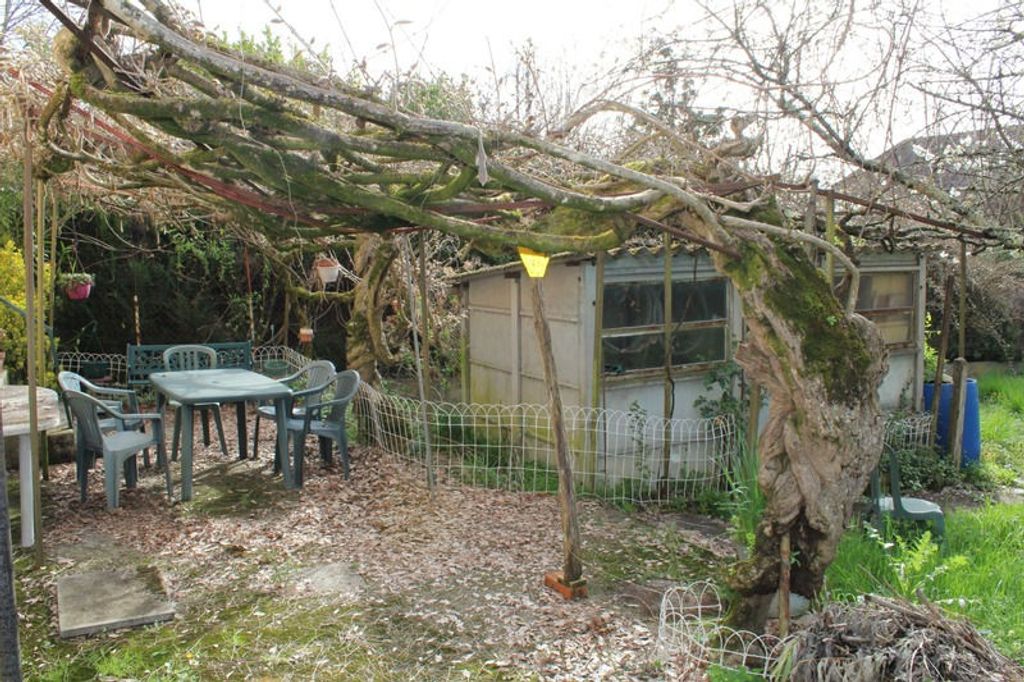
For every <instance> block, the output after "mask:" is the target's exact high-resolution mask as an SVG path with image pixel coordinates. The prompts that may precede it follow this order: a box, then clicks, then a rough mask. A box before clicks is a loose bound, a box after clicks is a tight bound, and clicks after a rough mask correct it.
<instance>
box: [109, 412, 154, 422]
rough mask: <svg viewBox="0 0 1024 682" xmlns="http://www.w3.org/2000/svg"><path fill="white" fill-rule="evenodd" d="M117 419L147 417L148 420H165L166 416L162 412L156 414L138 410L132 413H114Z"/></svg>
mask: <svg viewBox="0 0 1024 682" xmlns="http://www.w3.org/2000/svg"><path fill="white" fill-rule="evenodd" d="M114 416H115V417H116V418H117V419H127V420H134V419H145V420H146V421H163V419H164V417H163V415H162V414H154V413H152V412H136V413H132V414H121V413H118V414H116V415H114Z"/></svg>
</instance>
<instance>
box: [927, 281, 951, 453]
mask: <svg viewBox="0 0 1024 682" xmlns="http://www.w3.org/2000/svg"><path fill="white" fill-rule="evenodd" d="M952 302H953V275H947V276H946V288H945V300H944V301H943V302H942V331H941V332H940V333H939V357H938V362H937V364H936V366H935V390H934V391H933V392H932V405H931V410H932V421H931V426H929V428H928V445H935V433H936V431H938V427H939V398H940V396H941V395H942V371H943V369H945V363H946V349H947V348H948V347H949V316H950V308H951V305H952Z"/></svg>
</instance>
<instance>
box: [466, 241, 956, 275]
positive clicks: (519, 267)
mask: <svg viewBox="0 0 1024 682" xmlns="http://www.w3.org/2000/svg"><path fill="white" fill-rule="evenodd" d="M664 249H665V247H664V245H663V244H656V245H650V246H648V245H645V244H637V245H633V246H630V245H626V246H618V247H616V248H614V249H609V250H608V251H607V255H608V257H609V258H621V257H623V256H639V255H647V256H660V255H661V254H662V252H663V251H664ZM704 250H705V249H704V247H702V246H700V245H698V244H690V243H686V242H673V243H672V252H673V253H688V254H694V253H700V252H702V251H704ZM939 250H940V249H938V248H924V247H919V246H913V247H910V246H907V247H904V248H901V249H898V252H899V253H913V254H922V253H930V252H935V251H939ZM860 252H861V253H886V252H888V249H886V248H884V247H883V246H882V245H881V244H878V243H875V242H871V243H868V244H866V245H864V246H862V247H861V249H860ZM594 258H595V254H593V253H575V252H570V251H565V252H562V253H556V254H553V255H552V256H551V263H552V264H555V263H565V262H574V261H575V262H576V263H582V262H585V261H590V262H593V261H594ZM522 271H523V264H522V262H520V261H518V260H515V261H512V262H509V263H503V264H501V265H490V266H488V267H486V268H480V269H479V270H473V271H471V272H464V273H462V274H459V275H455V276H454V277H452V278H451V283H452V284H463V283H465V282H469V281H472V280H474V279H481V278H483V277H489V276H491V275H497V274H508V273H513V272H522Z"/></svg>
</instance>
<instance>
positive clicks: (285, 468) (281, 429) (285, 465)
mask: <svg viewBox="0 0 1024 682" xmlns="http://www.w3.org/2000/svg"><path fill="white" fill-rule="evenodd" d="M274 412H276V413H277V414H276V418H277V451H278V452H279V453H281V475H282V476H283V477H284V487H285V488H296V487H298V486H297V485H296V483H295V474H294V470H293V469H292V461H291V456H290V455H289V453H288V424H287V415H288V398H278V399H276V400H274Z"/></svg>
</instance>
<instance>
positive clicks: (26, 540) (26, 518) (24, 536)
mask: <svg viewBox="0 0 1024 682" xmlns="http://www.w3.org/2000/svg"><path fill="white" fill-rule="evenodd" d="M0 466H4V463H3V462H0ZM18 479H19V488H18V494H19V495H20V496H21V546H22V547H31V546H32V545H34V544H36V531H35V518H36V516H35V511H34V508H35V505H34V502H35V499H34V498H33V496H32V442H31V441H30V440H29V438H28V434H27V433H25V434H22V435H20V436H18Z"/></svg>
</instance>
